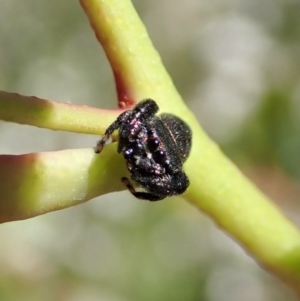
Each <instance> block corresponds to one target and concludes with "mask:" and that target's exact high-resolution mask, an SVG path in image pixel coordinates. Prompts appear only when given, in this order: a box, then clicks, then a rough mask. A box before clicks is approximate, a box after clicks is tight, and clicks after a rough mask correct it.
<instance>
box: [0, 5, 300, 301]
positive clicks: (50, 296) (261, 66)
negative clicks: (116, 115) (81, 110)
mask: <svg viewBox="0 0 300 301" xmlns="http://www.w3.org/2000/svg"><path fill="white" fill-rule="evenodd" d="M133 2H134V5H135V7H136V9H137V10H138V12H139V14H140V16H141V18H142V20H143V21H144V23H145V25H146V27H147V28H148V31H149V34H150V36H151V38H152V40H153V43H154V45H155V47H156V48H157V49H158V51H159V52H160V54H161V56H162V59H163V62H164V64H165V66H166V68H167V69H168V71H169V72H170V74H171V76H172V77H173V79H174V82H175V84H176V86H177V87H178V89H179V91H180V93H181V94H182V96H183V98H184V99H185V101H186V102H187V104H188V106H189V107H190V108H191V109H192V110H193V111H194V112H195V114H196V115H197V117H198V119H199V122H200V123H201V124H202V126H203V127H204V128H205V130H206V131H207V132H208V133H209V135H210V136H211V137H212V138H213V139H214V140H216V141H217V142H218V143H219V144H220V145H221V147H222V149H223V150H224V152H225V153H226V154H227V155H228V156H229V157H230V158H231V159H232V160H233V161H234V162H235V163H236V164H237V165H238V166H239V167H240V168H241V169H242V170H243V172H244V173H245V174H246V175H247V176H248V177H250V178H251V180H252V181H254V182H255V183H256V185H257V186H258V187H260V189H262V190H263V191H264V192H265V193H266V194H267V195H269V196H270V197H271V198H272V199H273V200H274V202H276V203H277V204H278V206H280V207H281V208H282V210H283V211H284V212H285V214H286V215H287V216H288V217H289V218H290V219H292V220H293V221H294V222H295V223H296V224H298V225H300V218H299V213H300V201H299V195H300V194H299V192H300V183H299V179H300V164H299V154H300V135H299V133H300V118H299V113H300V2H299V1H298V0H284V1H282V0H281V1H280V0H277V1H276V0H211V1H208V0H206V1H204V0H187V1H174V0H173V1H171V0H164V1H159V0H152V1H144V0H135V1H133ZM0 70H1V72H0V90H5V91H11V92H18V93H21V94H25V95H35V96H39V97H42V98H46V99H50V100H56V101H62V102H68V101H69V102H73V103H77V104H86V105H91V106H98V107H105V108H115V107H116V103H117V102H116V94H115V91H114V82H113V78H112V72H111V70H110V68H109V65H108V62H107V60H106V57H105V55H104V53H103V51H102V49H101V47H100V46H99V45H98V43H97V41H96V39H95V37H94V33H93V31H92V30H91V28H90V27H89V23H88V20H87V18H86V16H85V15H84V13H83V11H82V9H81V7H80V5H79V3H78V1H60V0H53V1H35V0H26V1H18V0H10V1H6V0H0ZM149 97H151V95H149ZM98 139H99V137H95V136H89V135H79V134H72V133H63V132H53V131H48V130H45V129H38V128H33V127H29V126H21V125H17V124H11V123H5V122H0V141H1V143H0V153H2V154H3V153H10V154H21V153H26V152H35V151H51V150H59V149H64V148H81V147H93V146H95V143H96V141H97V140H98ZM0 168H1V167H0ZM0 271H1V272H0V301H15V300H17V301H20V300H32V301H35V300H43V301H48V300H49V301H52V300H53V301H54V300H55V301H81V300H85V301H98V300H105V301H139V300H143V301H148V300H149V301H150V300H165V301H177V300H178V301H179V300H180V301H182V300H185V301H190V300H191V301H192V300H193V301H196V300H207V301H227V300H228V301H235V300H237V301H281V300H282V301H283V300H296V299H294V296H293V295H292V293H291V292H290V291H289V290H288V289H286V288H285V287H284V285H283V284H281V283H280V282H279V281H277V280H276V279H275V278H273V277H272V276H270V275H268V274H267V273H266V272H264V271H263V270H262V269H261V268H260V267H259V266H258V265H257V264H256V263H255V262H254V260H253V259H251V258H250V257H249V256H248V255H247V254H245V252H244V251H243V250H242V249H241V248H240V247H239V246H238V245H237V244H236V243H235V242H234V241H233V240H232V239H231V238H229V237H228V236H226V235H225V234H224V233H222V232H221V231H220V230H218V229H217V227H216V226H215V225H214V224H213V223H212V222H211V221H210V219H208V218H207V217H206V216H204V215H203V214H202V213H201V212H198V211H197V210H196V209H195V208H193V207H192V206H190V205H189V204H187V203H186V202H184V201H182V200H180V199H176V198H173V199H169V200H166V201H164V202H161V203H155V204H151V203H149V202H140V201H137V200H136V199H134V198H133V197H132V196H130V194H129V193H128V192H124V193H118V194H117V193H116V194H111V195H108V196H105V197H101V198H98V199H95V200H92V201H90V202H88V203H86V204H84V205H80V206H77V207H74V208H70V209H67V210H63V211H60V212H54V213H51V214H47V215H44V216H40V217H38V218H33V219H31V220H27V221H21V222H14V223H8V224H3V225H1V226H0Z"/></svg>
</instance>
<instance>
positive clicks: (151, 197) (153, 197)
mask: <svg viewBox="0 0 300 301" xmlns="http://www.w3.org/2000/svg"><path fill="white" fill-rule="evenodd" d="M121 181H122V182H123V183H124V184H125V185H126V187H127V188H128V190H129V191H130V192H131V194H132V195H134V196H135V197H136V198H138V199H141V200H147V201H150V202H155V201H160V200H162V199H164V198H165V196H161V195H156V194H153V193H149V192H140V191H136V190H135V189H134V187H133V186H132V185H131V183H130V181H129V179H128V178H125V177H123V178H122V179H121Z"/></svg>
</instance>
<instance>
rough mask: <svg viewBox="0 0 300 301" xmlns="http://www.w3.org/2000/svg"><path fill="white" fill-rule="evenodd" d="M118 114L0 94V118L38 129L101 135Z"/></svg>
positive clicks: (116, 112) (31, 97) (6, 93)
mask: <svg viewBox="0 0 300 301" xmlns="http://www.w3.org/2000/svg"><path fill="white" fill-rule="evenodd" d="M119 114H120V112H118V111H117V110H103V109H97V108H91V107H88V106H83V105H82V106H78V105H74V104H71V103H60V102H54V101H50V100H45V99H41V98H37V97H34V96H23V95H19V94H17V93H9V92H4V91H0V119H1V120H4V121H10V122H16V123H20V124H27V125H33V126H37V127H40V128H47V129H51V130H60V131H68V132H76V133H85V134H96V135H100V134H103V133H104V131H105V130H106V128H107V127H108V126H109V125H110V123H111V121H112V120H113V119H115V118H116V117H117V116H118V115H119Z"/></svg>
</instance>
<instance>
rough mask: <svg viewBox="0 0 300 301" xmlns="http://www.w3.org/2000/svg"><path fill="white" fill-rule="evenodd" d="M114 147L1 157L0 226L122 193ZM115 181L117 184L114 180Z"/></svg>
mask: <svg viewBox="0 0 300 301" xmlns="http://www.w3.org/2000/svg"><path fill="white" fill-rule="evenodd" d="M115 153H116V144H115V143H113V144H110V145H107V146H106V147H105V148H104V150H103V152H102V153H101V156H100V155H96V154H95V152H94V151H93V149H91V148H90V149H75V150H63V151H57V152H45V153H32V154H26V155H19V156H13V155H2V156H0V166H1V172H0V191H1V198H0V223H3V222H8V221H15V220H22V219H26V218H30V217H33V216H37V215H41V214H44V213H47V212H51V211H54V210H60V209H63V208H66V207H70V206H74V205H77V204H80V203H83V202H86V201H88V200H90V199H92V198H94V197H96V196H99V195H102V194H107V193H109V192H114V191H119V190H124V185H123V184H122V183H121V181H120V180H119V179H120V178H121V177H122V176H124V174H126V173H127V171H126V169H125V165H124V164H122V162H123V161H122V157H121V156H118V157H117V158H116V156H115ZM3 171H5V172H3ZM114 178H117V179H118V180H119V181H113V183H111V181H112V179H114Z"/></svg>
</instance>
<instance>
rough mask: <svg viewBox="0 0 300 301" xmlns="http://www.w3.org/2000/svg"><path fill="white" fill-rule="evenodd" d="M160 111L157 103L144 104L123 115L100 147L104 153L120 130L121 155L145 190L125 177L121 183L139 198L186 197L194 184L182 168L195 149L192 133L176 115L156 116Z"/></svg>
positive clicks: (107, 133) (132, 175)
mask: <svg viewBox="0 0 300 301" xmlns="http://www.w3.org/2000/svg"><path fill="white" fill-rule="evenodd" d="M158 110H159V108H158V106H157V104H156V102H155V101H154V100H152V99H145V100H143V101H141V102H140V103H139V104H137V105H136V106H135V107H134V108H133V109H132V110H128V111H125V112H123V113H122V114H121V115H119V117H118V118H117V120H116V121H115V122H113V123H112V124H111V125H110V126H109V127H108V129H107V130H106V131H105V134H104V136H103V137H102V139H101V140H100V141H99V142H98V144H97V147H96V153H100V152H101V151H102V149H103V147H104V144H105V142H106V141H107V139H108V138H109V137H110V136H111V134H112V133H113V132H114V131H115V130H119V142H118V152H119V153H121V154H122V155H123V156H124V158H125V160H126V165H127V168H128V170H129V172H130V173H131V179H132V180H134V181H135V182H137V183H138V184H140V185H141V186H142V187H143V188H144V189H145V191H136V190H135V189H134V187H133V186H132V185H131V183H130V181H129V179H127V178H125V177H123V178H122V179H121V180H122V182H123V183H124V184H125V185H126V186H127V188H128V189H129V191H130V192H131V193H132V194H133V195H134V196H135V197H136V198H138V199H143V200H149V201H159V200H162V199H164V198H165V197H167V196H173V195H179V194H182V193H184V192H185V191H186V189H187V187H188V186H189V183H190V182H189V179H188V177H187V175H186V174H185V173H184V171H183V170H182V165H183V162H184V161H185V160H186V159H187V157H188V155H189V153H190V150H191V143H192V132H191V130H190V128H189V126H188V125H187V124H186V123H185V122H184V121H183V120H181V119H180V118H178V117H176V116H174V115H171V114H161V115H159V116H156V115H155V114H156V113H157V112H158Z"/></svg>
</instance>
